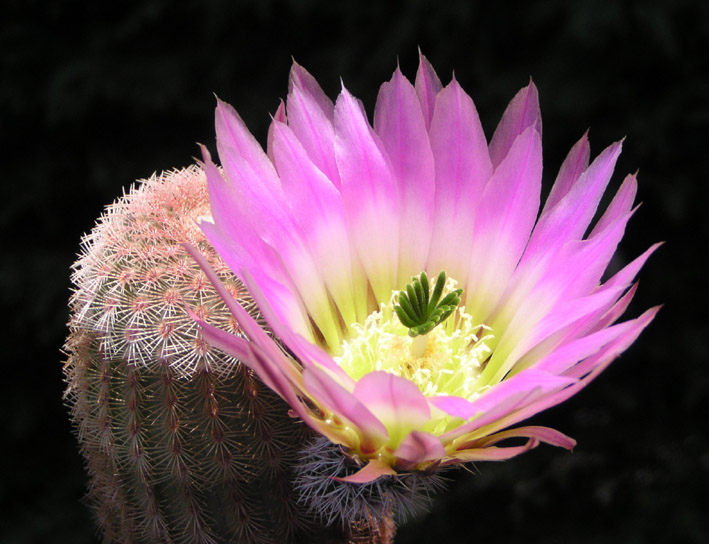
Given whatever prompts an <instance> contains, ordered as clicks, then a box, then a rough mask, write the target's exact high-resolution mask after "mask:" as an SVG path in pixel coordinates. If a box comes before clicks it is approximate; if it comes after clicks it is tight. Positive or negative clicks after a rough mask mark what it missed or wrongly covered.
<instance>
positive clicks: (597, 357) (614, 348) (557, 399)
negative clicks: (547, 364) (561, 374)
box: [501, 307, 659, 426]
mask: <svg viewBox="0 0 709 544" xmlns="http://www.w3.org/2000/svg"><path fill="white" fill-rule="evenodd" d="M658 310H659V307H657V308H651V309H650V310H648V311H646V312H645V313H643V314H642V315H641V316H640V317H638V318H636V319H634V320H632V321H628V322H626V323H627V327H626V328H624V329H622V331H623V334H622V335H620V336H618V337H617V338H616V339H615V340H613V341H611V342H609V343H608V344H606V345H605V346H604V347H603V348H601V350H599V351H598V352H596V353H595V354H594V355H592V356H590V357H588V358H586V359H585V360H583V361H582V363H581V364H579V365H577V366H576V367H574V372H567V374H569V375H572V374H573V375H574V376H577V377H578V378H580V379H578V380H577V381H576V382H575V383H574V384H572V385H571V386H569V387H567V388H565V389H561V390H559V391H557V392H553V393H551V394H549V395H547V396H545V397H543V398H540V399H539V400H538V401H537V402H535V403H533V404H530V405H529V406H527V407H525V408H523V409H522V410H519V411H518V412H516V413H515V414H513V415H512V416H511V417H508V418H506V419H505V420H504V421H502V422H501V423H502V424H503V425H505V426H509V425H514V424H515V423H517V422H519V421H523V420H525V419H527V418H528V417H531V416H532V415H534V414H536V413H539V412H541V411H543V410H546V409H548V408H551V407H552V406H556V405H557V404H560V403H562V402H564V401H565V400H567V399H569V398H570V397H572V396H574V395H575V394H576V393H578V392H579V391H580V390H581V389H583V388H584V387H586V386H587V385H588V384H589V383H590V382H591V381H592V380H593V379H595V378H596V376H598V374H600V373H601V372H602V371H603V370H605V369H606V368H607V367H608V365H609V364H610V363H611V362H613V360H614V359H615V358H616V357H618V355H620V354H621V353H622V352H623V351H625V350H626V349H627V348H628V347H629V346H630V345H631V344H632V343H633V342H634V341H635V340H636V339H637V337H638V336H639V335H640V333H641V332H642V331H643V329H644V328H645V327H647V325H648V324H649V323H650V322H651V321H652V319H653V318H654V317H655V315H656V314H657V312H658ZM620 325H625V323H621V324H620ZM616 326H619V325H616Z"/></svg>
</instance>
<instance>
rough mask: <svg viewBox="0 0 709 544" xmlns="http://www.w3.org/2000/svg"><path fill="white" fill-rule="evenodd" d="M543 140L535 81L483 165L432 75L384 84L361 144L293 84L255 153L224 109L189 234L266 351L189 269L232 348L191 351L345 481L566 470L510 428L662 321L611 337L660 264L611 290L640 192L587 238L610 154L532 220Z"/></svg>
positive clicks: (471, 124)
mask: <svg viewBox="0 0 709 544" xmlns="http://www.w3.org/2000/svg"><path fill="white" fill-rule="evenodd" d="M541 130H542V127H541V117H540V112H539V104H538V97H537V89H536V88H535V86H534V84H533V83H531V82H530V83H529V85H528V86H526V87H525V88H523V89H522V90H521V91H519V92H518V93H517V95H516V96H515V97H514V98H513V99H512V101H511V103H510V104H509V106H508V107H507V109H506V110H505V112H504V114H503V116H502V120H501V121H500V123H499V125H498V127H497V129H496V130H495V132H494V134H493V136H492V139H491V140H490V142H489V144H488V142H487V140H486V138H485V135H484V133H483V130H482V127H481V124H480V121H479V118H478V114H477V112H476V109H475V106H474V104H473V101H472V100H471V98H470V97H469V96H468V95H467V94H466V93H465V92H464V91H463V89H462V88H461V87H460V85H459V84H458V82H457V81H456V80H455V79H453V81H451V82H450V83H449V84H448V85H447V86H445V87H443V86H442V84H441V82H440V80H439V78H438V76H437V75H436V73H435V72H434V70H433V68H432V67H431V65H430V64H429V63H428V61H427V60H426V59H425V58H424V57H423V56H421V58H420V65H419V68H418V72H417V74H416V80H415V84H412V83H410V82H409V81H408V80H407V79H406V78H405V77H404V76H403V75H402V74H401V72H400V71H399V69H398V68H397V70H396V71H395V72H394V75H393V77H392V78H391V80H390V81H388V82H386V83H384V84H383V85H382V87H381V89H380V91H379V95H378V99H377V103H376V108H375V111H374V119H373V124H371V125H370V123H369V121H368V119H367V116H366V113H365V110H364V108H363V106H362V104H361V103H360V101H359V100H358V99H356V98H355V97H354V96H352V95H351V94H350V93H349V92H348V91H347V90H346V89H345V88H343V89H342V91H341V93H340V95H339V96H338V98H337V100H336V102H335V103H334V104H333V103H332V101H331V100H330V99H329V98H327V96H326V95H325V94H324V92H323V91H322V89H321V88H320V87H319V85H318V84H317V83H316V81H315V79H314V78H313V77H312V76H311V75H310V74H309V73H307V72H306V71H305V70H304V69H303V68H302V67H300V66H299V65H297V64H294V65H293V67H292V70H291V74H290V85H289V92H288V98H287V101H286V103H285V104H281V106H280V107H279V109H278V111H277V112H276V114H275V115H274V118H273V122H272V123H271V126H270V130H269V134H268V149H267V151H266V152H264V151H263V150H262V148H261V147H260V146H259V144H258V143H257V142H256V140H255V139H254V138H253V137H252V136H251V134H250V133H249V131H248V130H247V128H246V127H245V125H244V123H243V121H242V120H241V118H240V117H239V116H238V114H237V113H236V111H235V110H234V109H233V108H232V107H231V106H229V105H227V104H225V103H223V102H221V101H220V102H219V103H218V106H217V110H216V132H217V147H218V151H219V158H220V159H221V164H222V168H223V170H220V169H218V168H217V167H216V166H215V165H214V163H213V162H212V160H211V158H210V155H209V152H208V151H207V150H206V149H204V148H203V150H202V151H203V156H204V164H203V167H204V170H205V172H206V175H207V178H208V184H209V194H210V205H211V213H212V217H213V222H209V221H204V222H203V223H202V224H201V225H202V228H203V230H204V232H205V234H206V236H207V238H208V239H209V241H210V242H211V243H212V244H213V246H214V248H215V249H216V251H217V252H218V253H219V254H220V255H221V257H222V258H223V259H224V261H225V262H226V263H227V264H228V265H229V266H230V267H231V268H232V270H233V271H234V273H235V274H236V275H237V276H238V277H239V278H240V279H241V280H242V281H243V282H244V284H245V286H246V287H247V289H248V290H249V292H250V293H251V295H252V296H253V298H254V300H255V301H256V303H257V304H258V306H259V309H260V311H261V312H262V314H263V316H264V318H265V319H266V321H267V323H268V325H269V326H270V328H271V329H272V331H273V335H274V336H275V338H277V339H278V341H276V340H274V339H273V337H272V336H270V335H268V334H267V333H266V332H265V331H264V330H263V329H262V328H260V327H259V326H258V325H257V323H256V322H255V321H254V320H253V318H251V317H250V316H249V315H248V313H247V312H246V311H244V309H243V308H241V307H240V306H239V304H238V303H236V302H235V301H234V299H233V298H232V297H231V296H230V295H229V293H228V292H227V291H226V289H225V288H224V287H221V286H220V285H219V282H218V280H217V279H216V277H215V276H214V274H213V273H212V272H211V271H209V268H208V266H206V264H204V262H203V261H204V260H203V258H202V257H201V255H200V253H199V251H197V250H196V249H194V248H193V249H191V251H192V254H193V255H194V257H195V258H196V259H197V260H199V261H202V264H203V266H204V267H205V270H206V272H207V274H208V275H210V279H211V280H212V281H213V282H214V283H215V285H217V288H218V289H219V290H220V293H221V295H222V296H223V298H224V299H225V301H226V302H227V304H228V305H229V308H230V310H231V312H232V313H233V316H234V318H235V319H236V320H237V322H238V323H239V325H240V326H241V329H242V330H243V331H244V335H245V336H243V337H239V336H235V335H232V334H230V333H228V332H225V331H222V330H220V329H218V328H215V327H213V326H210V325H208V324H206V323H202V327H203V334H204V337H205V339H206V340H207V341H209V342H210V343H211V344H212V345H214V346H216V347H218V348H220V349H222V350H224V351H225V352H227V353H229V354H230V355H232V356H234V357H237V358H238V359H240V360H241V361H243V362H244V363H245V364H247V365H248V366H250V367H251V368H252V369H253V370H254V371H255V372H256V373H257V374H258V376H260V377H261V379H262V380H263V381H264V382H265V383H266V384H267V385H268V386H269V387H271V388H272V389H273V390H274V391H276V392H277V393H278V394H279V395H280V396H281V397H283V398H284V399H285V400H286V401H287V402H288V403H289V404H290V406H291V408H292V411H293V413H294V414H297V415H298V416H299V417H300V418H302V420H303V421H304V422H305V423H307V424H308V425H309V426H310V427H312V428H313V429H315V430H316V431H317V432H318V433H320V434H322V435H324V436H325V437H327V438H328V439H329V440H330V441H331V442H333V443H335V444H340V445H342V447H343V451H345V453H346V454H347V455H348V456H349V457H350V458H351V459H352V460H354V462H355V463H356V464H357V465H358V466H359V467H360V468H359V469H358V470H357V471H356V472H354V473H353V474H351V475H348V476H347V477H344V478H341V480H344V481H347V482H353V483H366V482H371V481H373V480H375V479H377V478H379V477H380V476H386V475H395V474H397V473H401V472H408V471H418V470H424V471H425V470H432V469H434V468H435V467H438V466H442V467H444V466H449V465H454V464H459V463H464V462H468V461H482V460H491V461H493V460H504V459H508V458H511V457H514V456H516V455H519V454H521V453H523V452H525V451H528V450H529V449H531V448H534V447H535V446H537V445H538V444H539V443H540V442H545V443H548V444H552V445H555V446H560V447H563V448H567V449H572V448H573V447H574V445H575V441H574V440H573V439H571V438H569V437H567V436H565V435H564V434H562V433H561V432H559V431H556V430H554V429H550V428H546V427H540V426H517V427H515V425H516V424H518V423H519V422H521V421H523V420H525V419H527V418H529V417H530V416H531V415H533V414H536V413H537V412H539V411H541V410H544V409H546V408H549V407H551V406H554V405H556V404H558V403H560V402H562V401H564V400H565V399H568V398H569V397H571V396H572V395H574V394H575V393H577V392H578V391H579V390H580V389H582V388H583V387H584V386H586V385H587V384H588V383H589V382H590V381H591V380H593V379H594V378H595V377H596V376H597V375H598V374H599V373H600V372H601V371H602V370H603V369H604V368H606V367H607V366H608V364H609V363H610V362H611V361H612V360H613V359H614V358H616V357H617V356H618V355H619V354H620V353H621V352H623V351H624V350H625V349H626V348H627V347H628V346H629V345H630V344H631V343H632V342H633V341H634V340H635V339H636V338H637V336H638V335H639V334H640V332H641V331H642V330H643V329H644V328H645V327H646V326H647V325H648V323H649V322H650V321H651V320H652V319H653V317H654V315H655V313H656V312H657V308H653V309H651V310H648V311H646V312H645V313H643V314H642V315H640V316H639V317H637V318H635V319H631V320H628V321H623V322H617V321H618V319H619V317H620V316H621V314H623V312H624V311H625V309H626V308H627V306H628V304H629V302H630V300H631V298H632V297H633V295H634V293H635V289H636V286H635V285H634V280H635V277H636V275H637V273H638V272H639V270H640V268H641V267H642V266H643V264H644V263H645V261H646V259H647V258H648V257H649V256H650V254H651V253H652V252H653V251H654V250H655V249H656V247H657V245H654V246H652V247H650V248H649V249H648V250H647V251H646V252H645V253H643V254H642V255H640V256H639V257H637V258H636V259H635V260H633V261H632V262H630V263H629V264H627V265H626V266H625V267H624V268H622V269H620V270H619V271H617V272H616V273H615V274H613V275H612V276H610V277H609V278H608V279H605V281H602V276H603V274H604V272H605V270H606V268H607V266H608V264H609V261H610V259H611V257H612V256H613V254H614V253H615V250H616V247H617V245H618V243H619V242H620V240H621V238H622V236H623V233H624V230H625V227H626V223H627V222H628V220H629V219H630V217H631V216H632V215H633V212H634V209H633V200H634V197H635V193H636V188H637V184H636V179H635V176H634V175H629V176H627V177H626V178H625V180H624V181H623V183H622V184H621V185H620V188H619V189H618V191H617V192H616V194H615V196H614V197H613V199H612V200H611V202H610V204H609V205H608V206H607V208H606V209H605V211H604V212H603V213H602V214H600V218H599V219H598V220H597V221H596V222H595V224H593V226H592V227H591V228H590V229H589V225H590V223H591V221H592V219H593V217H594V215H595V213H596V209H597V207H598V205H599V201H600V200H601V197H602V195H603V193H604V191H605V189H606V186H607V184H608V183H609V180H610V178H611V175H612V173H613V169H614V166H615V162H616V160H617V158H618V156H619V154H620V151H621V143H620V142H618V143H614V144H612V145H611V146H609V147H608V148H606V149H605V150H604V151H603V152H602V153H601V154H600V155H598V157H596V158H595V159H594V160H593V161H592V162H590V164H589V143H588V139H587V136H586V135H584V136H583V137H582V138H581V139H580V140H579V141H578V142H577V143H576V144H575V145H574V146H573V148H572V149H571V151H570V153H569V154H568V156H567V158H566V159H565V160H564V162H563V164H562V165H561V169H560V171H559V174H558V176H557V177H556V181H555V183H554V185H553V187H552V189H551V193H550V194H549V196H548V198H547V199H546V201H545V202H544V203H543V206H541V212H540V211H539V209H540V192H541V178H542V145H541ZM587 231H588V233H587ZM586 233H587V234H586ZM195 318H196V319H198V318H197V316H195ZM513 438H518V439H522V440H521V441H520V440H513V441H512V442H509V441H508V439H513Z"/></svg>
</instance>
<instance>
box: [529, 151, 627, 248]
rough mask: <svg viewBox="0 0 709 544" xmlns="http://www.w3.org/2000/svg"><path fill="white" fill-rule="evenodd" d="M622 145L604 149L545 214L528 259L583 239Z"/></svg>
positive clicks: (532, 237) (537, 229)
mask: <svg viewBox="0 0 709 544" xmlns="http://www.w3.org/2000/svg"><path fill="white" fill-rule="evenodd" d="M621 147H622V145H621V142H618V143H616V144H613V145H611V146H610V147H608V148H607V149H606V150H605V151H603V153H601V154H600V155H599V156H598V158H596V160H594V161H593V163H592V164H591V166H589V167H588V168H587V169H586V170H585V171H584V172H583V174H581V176H579V178H578V179H577V180H576V182H575V183H574V184H573V186H572V187H571V188H570V189H569V190H568V191H567V192H566V194H565V195H564V196H563V197H562V198H561V199H560V200H559V201H558V202H557V203H556V204H555V205H554V206H553V207H552V208H551V209H549V210H548V211H547V212H546V213H544V214H542V216H541V217H540V218H539V222H538V223H537V226H536V227H535V229H534V232H533V233H532V236H531V239H530V241H529V248H528V249H527V252H526V253H525V259H536V258H538V254H539V253H540V252H546V251H553V250H554V248H558V247H561V246H562V245H563V244H564V243H565V242H567V241H569V240H579V239H581V237H582V236H583V233H584V232H585V231H586V229H587V227H588V224H589V223H590V222H591V219H592V218H593V215H594V213H595V212H596V208H597V207H598V203H599V202H600V200H601V197H602V196H603V193H604V191H605V189H606V186H607V185H608V182H609V181H610V179H611V175H612V174H613V169H614V167H615V163H616V161H617V159H618V156H619V155H620V151H621Z"/></svg>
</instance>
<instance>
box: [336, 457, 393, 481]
mask: <svg viewBox="0 0 709 544" xmlns="http://www.w3.org/2000/svg"><path fill="white" fill-rule="evenodd" d="M396 474H397V473H396V471H395V470H394V469H393V468H391V467H390V466H389V465H387V464H386V463H383V462H382V461H379V460H378V459H370V460H369V462H368V463H367V464H366V465H364V467H362V468H361V469H360V470H358V471H357V472H355V473H354V474H350V475H349V476H345V477H344V478H337V477H335V476H331V478H332V479H333V480H337V481H338V482H346V483H350V484H367V483H370V482H373V481H374V480H376V479H378V478H381V477H382V476H396Z"/></svg>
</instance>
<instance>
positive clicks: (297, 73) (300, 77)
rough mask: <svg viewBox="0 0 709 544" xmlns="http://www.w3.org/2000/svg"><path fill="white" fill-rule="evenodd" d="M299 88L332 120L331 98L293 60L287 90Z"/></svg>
mask: <svg viewBox="0 0 709 544" xmlns="http://www.w3.org/2000/svg"><path fill="white" fill-rule="evenodd" d="M295 89H299V90H300V91H302V92H304V93H306V94H307V95H309V96H310V97H312V99H313V100H314V101H315V104H317V106H318V108H319V109H320V111H322V112H323V114H324V115H325V116H326V117H327V119H329V120H330V121H332V118H333V115H334V108H335V107H334V106H333V104H332V100H330V99H329V98H328V96H327V95H326V94H325V93H324V92H323V90H322V88H321V87H320V85H319V84H318V82H317V80H316V79H315V78H314V77H313V76H312V75H310V73H309V72H308V71H307V70H306V69H305V68H303V67H302V66H301V65H300V64H298V63H297V62H295V61H293V65H292V66H291V69H290V78H289V80H288V92H289V93H291V92H293V90H295Z"/></svg>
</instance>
